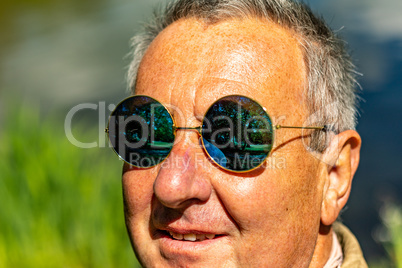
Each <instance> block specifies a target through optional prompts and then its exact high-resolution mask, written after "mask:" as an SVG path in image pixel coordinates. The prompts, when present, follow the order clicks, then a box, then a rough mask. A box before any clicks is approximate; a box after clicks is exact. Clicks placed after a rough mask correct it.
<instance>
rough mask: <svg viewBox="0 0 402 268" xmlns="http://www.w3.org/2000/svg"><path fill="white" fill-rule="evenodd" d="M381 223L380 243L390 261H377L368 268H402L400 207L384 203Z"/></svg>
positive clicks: (401, 210) (401, 218) (401, 208)
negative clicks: (382, 227)
mask: <svg viewBox="0 0 402 268" xmlns="http://www.w3.org/2000/svg"><path fill="white" fill-rule="evenodd" d="M380 217H381V220H382V222H383V226H384V229H383V232H382V233H383V234H382V237H380V241H381V242H382V243H383V245H384V248H385V249H386V251H387V253H388V255H389V257H390V261H388V262H387V260H379V261H378V262H379V263H378V264H377V263H373V265H371V266H370V267H375V268H376V267H396V268H402V207H401V206H397V205H395V204H393V203H386V204H385V205H384V206H383V208H382V209H381V211H380Z"/></svg>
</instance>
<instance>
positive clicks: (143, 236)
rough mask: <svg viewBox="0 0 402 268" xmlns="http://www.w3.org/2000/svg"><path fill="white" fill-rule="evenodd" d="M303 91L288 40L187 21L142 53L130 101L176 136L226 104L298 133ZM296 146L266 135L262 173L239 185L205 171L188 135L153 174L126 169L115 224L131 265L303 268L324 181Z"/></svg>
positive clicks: (274, 29) (254, 25)
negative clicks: (256, 106)
mask: <svg viewBox="0 0 402 268" xmlns="http://www.w3.org/2000/svg"><path fill="white" fill-rule="evenodd" d="M306 85H307V81H306V66H305V65H304V61H303V55H302V52H301V50H300V45H299V42H298V40H297V39H296V38H295V37H294V36H292V35H291V34H290V33H289V32H288V31H287V30H284V29H282V28H281V27H279V26H277V25H275V24H272V23H269V22H266V21H264V22H262V21H258V20H251V19H250V20H248V19H247V20H246V19H245V20H241V21H240V20H228V21H224V22H220V23H217V24H213V25H208V26H207V25H205V24H204V23H203V22H201V21H197V20H195V19H186V20H180V21H178V22H175V23H173V24H172V25H170V26H169V27H168V28H166V29H165V30H164V31H163V32H162V33H161V34H159V35H158V37H157V38H156V39H155V40H154V41H153V43H152V44H151V46H150V48H149V49H148V51H147V52H146V55H145V57H144V59H143V61H142V63H141V66H140V70H139V75H138V80H137V87H136V94H139V95H148V96H151V97H153V98H155V99H157V100H158V101H160V102H161V103H163V104H165V105H167V107H168V108H169V109H170V110H171V112H172V115H173V117H174V118H175V120H176V124H177V125H178V126H181V127H196V126H200V124H201V121H202V118H203V115H204V114H205V112H206V111H207V109H208V107H209V106H210V105H211V104H212V103H213V102H214V101H215V100H217V99H218V98H221V97H224V96H227V95H231V94H240V95H245V96H248V97H251V98H253V99H255V100H257V101H258V102H259V103H260V104H261V105H262V106H264V107H265V108H266V109H267V112H268V113H269V114H270V116H271V117H272V119H273V121H274V123H280V124H283V125H296V126H299V125H302V124H303V122H304V121H305V120H306V119H307V117H308V112H307V107H306V104H305V103H306V100H305V97H304V92H305V87H306ZM279 121H280V122H279ZM301 136H302V132H301V131H300V130H285V129H281V130H277V131H276V135H275V148H274V150H273V152H271V155H270V157H269V158H268V159H267V163H268V164H266V165H265V168H264V167H263V168H258V169H256V170H254V171H252V172H249V173H242V174H238V173H231V172H228V171H224V170H222V169H220V168H219V167H218V166H217V165H215V164H214V163H212V162H211V161H209V159H208V157H207V155H206V154H205V153H204V151H203V150H202V148H201V147H200V142H199V136H198V134H197V132H196V131H191V130H178V131H177V136H176V140H177V141H178V142H177V143H176V144H175V145H174V147H173V149H172V151H171V153H170V155H169V157H168V158H167V160H166V161H165V162H163V163H162V164H159V165H157V166H155V167H153V168H150V169H137V168H133V167H130V166H129V165H127V164H126V165H125V166H124V172H123V188H124V199H125V206H126V211H125V213H126V220H127V226H128V230H129V233H130V237H131V239H132V242H133V245H134V249H135V251H136V254H137V256H138V258H139V259H140V261H141V262H142V264H143V265H145V266H147V267H152V266H156V267H169V266H171V267H187V266H189V267H249V266H258V267H292V266H294V267H305V266H308V264H309V262H310V261H311V258H312V255H313V252H314V249H315V243H316V239H317V235H318V230H319V226H320V211H321V202H322V188H323V181H322V180H321V179H320V176H318V175H317V174H318V161H317V160H316V159H315V158H314V157H313V156H311V155H310V154H309V153H308V152H307V151H306V149H305V147H304V146H303V141H302V138H301ZM172 235H173V236H174V237H172ZM213 236H214V238H213V239H209V238H207V237H210V238H211V237H213ZM194 238H197V240H196V241H187V240H186V239H188V240H191V239H194ZM182 239H183V240H182Z"/></svg>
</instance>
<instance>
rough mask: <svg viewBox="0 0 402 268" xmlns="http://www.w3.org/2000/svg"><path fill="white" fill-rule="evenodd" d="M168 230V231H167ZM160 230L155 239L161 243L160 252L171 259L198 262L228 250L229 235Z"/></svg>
mask: <svg viewBox="0 0 402 268" xmlns="http://www.w3.org/2000/svg"><path fill="white" fill-rule="evenodd" d="M167 229H168V230H167ZM167 229H158V230H157V232H156V233H155V236H154V238H155V239H156V240H158V241H159V242H158V243H159V247H160V248H159V250H160V252H163V255H164V256H165V257H167V258H171V259H176V260H177V259H181V260H184V259H186V258H189V259H188V260H196V259H199V258H200V259H202V258H204V257H205V256H209V255H208V254H210V253H211V252H214V251H216V250H218V249H223V248H226V247H227V245H228V244H230V243H229V238H228V235H227V234H216V233H213V232H211V231H200V230H189V229H172V228H167Z"/></svg>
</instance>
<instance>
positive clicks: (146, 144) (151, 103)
mask: <svg viewBox="0 0 402 268" xmlns="http://www.w3.org/2000/svg"><path fill="white" fill-rule="evenodd" d="M109 139H110V142H111V144H112V146H113V149H114V150H115V152H116V153H117V154H118V155H119V156H120V157H121V158H122V159H123V160H124V161H126V162H127V163H129V164H131V165H133V166H136V167H142V168H147V167H152V166H155V165H157V164H158V163H160V162H161V161H163V160H164V159H165V158H166V157H167V156H168V155H169V153H170V150H171V149H172V146H173V141H174V129H173V119H172V117H171V115H170V114H169V112H168V111H167V110H166V108H165V107H164V106H163V105H162V104H160V103H159V102H158V101H157V100H155V99H153V98H150V97H147V96H133V97H130V98H127V99H126V100H124V101H123V102H121V103H120V104H119V105H118V106H117V107H116V109H115V110H114V111H113V112H112V114H111V116H110V119H109Z"/></svg>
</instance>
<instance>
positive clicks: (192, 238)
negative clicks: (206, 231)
mask: <svg viewBox="0 0 402 268" xmlns="http://www.w3.org/2000/svg"><path fill="white" fill-rule="evenodd" d="M184 240H189V241H195V240H197V236H196V235H195V234H185V235H184Z"/></svg>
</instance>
